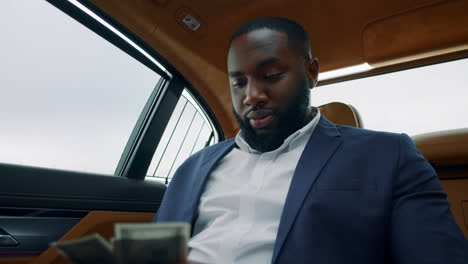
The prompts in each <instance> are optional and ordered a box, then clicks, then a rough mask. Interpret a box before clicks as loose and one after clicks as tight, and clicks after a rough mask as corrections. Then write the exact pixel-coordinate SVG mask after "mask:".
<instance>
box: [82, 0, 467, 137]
mask: <svg viewBox="0 0 468 264" xmlns="http://www.w3.org/2000/svg"><path fill="white" fill-rule="evenodd" d="M91 2H92V3H93V4H94V5H96V6H97V7H98V8H99V9H101V10H103V11H104V12H105V13H106V14H108V15H110V16H111V17H112V18H114V19H115V20H116V21H118V22H119V23H121V24H122V25H124V26H125V27H127V28H128V29H129V30H130V31H132V32H133V33H134V34H136V35H137V36H138V37H139V38H141V39H142V40H143V41H144V42H146V43H147V44H148V45H150V46H151V47H152V48H154V49H155V50H156V51H157V52H158V53H159V54H160V55H161V56H162V57H164V58H165V59H166V60H167V61H168V62H169V63H170V64H171V65H172V66H174V67H175V68H176V69H177V70H178V71H179V72H180V73H181V74H182V75H183V76H184V77H185V78H186V80H187V81H188V82H189V83H190V84H191V85H192V86H193V87H194V88H195V89H196V90H197V92H198V93H199V94H200V95H201V96H202V97H203V98H204V100H205V101H206V102H207V104H208V105H209V107H210V108H211V109H212V111H213V112H214V114H215V115H216V117H217V119H218V120H219V122H220V124H221V126H222V128H223V130H224V133H225V136H226V137H227V138H229V137H232V136H233V135H234V134H235V132H236V131H237V125H236V124H235V121H234V118H233V117H232V115H231V100H230V92H229V85H228V79H227V75H226V53H227V42H228V39H229V37H230V35H231V34H232V33H233V32H234V30H235V29H236V28H237V27H238V26H239V25H241V24H242V23H244V22H246V21H248V20H250V19H253V18H256V17H262V16H281V17H287V18H292V19H294V20H296V21H297V22H299V23H300V24H302V25H304V26H305V28H306V29H307V31H308V32H309V34H310V36H311V39H312V49H313V55H314V56H316V57H317V58H318V59H319V62H320V67H321V72H324V71H330V70H335V69H339V68H343V67H347V66H353V65H358V64H361V63H364V62H367V63H369V64H370V65H371V66H373V67H374V70H372V71H370V72H368V73H365V74H358V75H356V76H351V77H361V76H365V75H372V74H378V73H382V72H389V71H392V70H395V69H402V68H409V67H414V66H420V65H424V64H428V63H434V62H440V61H444V60H449V59H455V58H461V57H466V56H467V55H468V16H466V11H467V10H468V0H445V1H441V0H437V1H434V0H432V1H428V0H380V1H375V0H359V1H343V0H341V1H340V0H309V1H307V0H287V1H286V0H236V1H231V0H229V1H228V0H216V1H215V0H197V1H189V0H92V1H91ZM187 14H189V15H191V16H193V17H194V18H195V19H197V20H198V21H200V22H201V26H200V28H199V29H198V30H197V31H195V32H194V31H191V30H190V29H189V28H188V27H186V26H185V25H184V24H183V23H182V19H183V18H184V17H185V16H186V15H187ZM351 77H350V76H347V77H344V78H339V79H336V80H332V81H340V80H344V79H349V78H351ZM328 82H330V81H328ZM323 83H326V82H322V84H323ZM319 85H320V83H319Z"/></svg>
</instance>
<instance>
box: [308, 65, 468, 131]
mask: <svg viewBox="0 0 468 264" xmlns="http://www.w3.org/2000/svg"><path fill="white" fill-rule="evenodd" d="M466 69H468V59H463V60H456V61H451V62H446V63H440V64H435V65H430V66H426V67H420V68H415V69H410V70H404V71H399V72H394V73H389V74H382V75H378V76H373V77H368V78H363V79H357V80H352V81H346V82H340V83H336V84H330V85H324V86H319V87H316V88H314V89H312V91H311V104H312V105H315V106H320V105H323V104H326V103H329V102H344V103H348V104H351V105H353V106H354V107H355V108H356V109H357V110H358V112H359V113H360V115H361V118H362V121H363V123H364V127H365V128H368V129H373V130H382V131H391V132H398V133H407V134H409V135H416V134H421V133H426V132H432V131H439V130H446V129H456V128H462V127H468V115H466V114H465V113H467V112H468V103H467V101H468V90H467V89H466V88H467V86H468V75H467V74H466Z"/></svg>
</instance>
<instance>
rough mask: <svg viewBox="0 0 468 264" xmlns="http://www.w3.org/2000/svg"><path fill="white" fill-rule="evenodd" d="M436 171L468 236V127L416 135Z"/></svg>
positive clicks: (461, 226) (416, 140)
mask: <svg viewBox="0 0 468 264" xmlns="http://www.w3.org/2000/svg"><path fill="white" fill-rule="evenodd" d="M413 140H414V142H415V143H416V146H417V147H418V149H419V150H420V151H421V153H422V154H423V155H424V156H425V157H426V159H427V160H429V162H430V163H431V164H432V166H433V167H434V168H435V170H436V171H437V174H438V175H439V178H440V182H441V184H442V186H443V188H444V190H445V191H446V192H447V195H448V196H447V198H448V200H449V202H450V209H451V210H452V213H453V215H454V216H455V220H456V221H457V224H458V225H459V226H460V228H461V229H462V230H463V232H464V233H465V237H467V238H468V128H461V129H453V130H444V131H437V132H432V133H425V134H421V135H417V136H413Z"/></svg>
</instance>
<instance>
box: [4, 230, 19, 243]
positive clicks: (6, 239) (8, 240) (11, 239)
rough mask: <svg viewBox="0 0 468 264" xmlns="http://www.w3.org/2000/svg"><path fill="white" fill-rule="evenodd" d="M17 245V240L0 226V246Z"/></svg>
mask: <svg viewBox="0 0 468 264" xmlns="http://www.w3.org/2000/svg"><path fill="white" fill-rule="evenodd" d="M17 246H19V243H18V241H16V239H15V238H14V237H13V236H12V235H10V234H8V233H7V232H6V231H5V230H3V229H2V228H0V247H17Z"/></svg>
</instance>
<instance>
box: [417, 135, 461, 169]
mask: <svg viewBox="0 0 468 264" xmlns="http://www.w3.org/2000/svg"><path fill="white" fill-rule="evenodd" d="M413 140H414V142H415V143H416V146H418V148H419V150H420V151H421V152H422V153H423V155H424V156H425V157H426V159H428V160H429V161H430V162H431V163H432V164H434V165H437V166H453V165H468V128H461V129H453V130H444V131H437V132H432V133H426V134H421V135H417V136H414V137H413Z"/></svg>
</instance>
